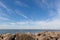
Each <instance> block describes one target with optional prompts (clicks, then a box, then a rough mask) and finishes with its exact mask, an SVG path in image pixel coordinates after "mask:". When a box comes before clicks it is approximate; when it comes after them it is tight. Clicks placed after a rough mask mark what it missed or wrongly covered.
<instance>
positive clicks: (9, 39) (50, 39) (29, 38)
mask: <svg viewBox="0 0 60 40" xmlns="http://www.w3.org/2000/svg"><path fill="white" fill-rule="evenodd" d="M0 40H60V32H48V31H45V32H39V33H34V34H32V33H30V32H27V33H25V34H22V33H20V32H18V33H15V34H10V33H6V34H0Z"/></svg>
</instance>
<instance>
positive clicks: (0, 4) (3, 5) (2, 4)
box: [0, 1, 9, 11]
mask: <svg viewBox="0 0 60 40" xmlns="http://www.w3.org/2000/svg"><path fill="white" fill-rule="evenodd" d="M0 6H1V7H3V8H5V9H6V10H8V11H9V9H8V8H7V6H6V5H5V4H4V3H2V2H1V1H0Z"/></svg>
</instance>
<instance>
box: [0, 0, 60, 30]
mask: <svg viewBox="0 0 60 40" xmlns="http://www.w3.org/2000/svg"><path fill="white" fill-rule="evenodd" d="M0 29H60V0H0Z"/></svg>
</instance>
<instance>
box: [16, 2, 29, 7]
mask: <svg viewBox="0 0 60 40" xmlns="http://www.w3.org/2000/svg"><path fill="white" fill-rule="evenodd" d="M15 4H17V5H19V6H21V7H26V8H30V7H29V6H28V5H27V4H26V3H24V2H21V1H16V2H15Z"/></svg>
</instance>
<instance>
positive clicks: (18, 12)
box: [15, 10, 32, 21]
mask: <svg viewBox="0 0 60 40" xmlns="http://www.w3.org/2000/svg"><path fill="white" fill-rule="evenodd" d="M15 12H16V14H18V15H20V16H22V17H24V18H25V19H27V21H28V20H29V21H32V19H29V17H28V16H26V15H24V14H23V13H22V12H20V11H19V10H15Z"/></svg>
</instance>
